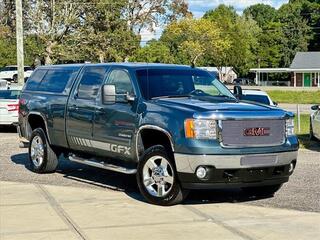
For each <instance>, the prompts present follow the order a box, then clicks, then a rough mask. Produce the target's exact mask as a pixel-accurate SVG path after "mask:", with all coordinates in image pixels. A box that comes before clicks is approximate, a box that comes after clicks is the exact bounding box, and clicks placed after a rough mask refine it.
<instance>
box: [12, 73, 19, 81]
mask: <svg viewBox="0 0 320 240" xmlns="http://www.w3.org/2000/svg"><path fill="white" fill-rule="evenodd" d="M12 79H13V82H14V83H17V82H18V75H17V74H15V75H13V77H12Z"/></svg>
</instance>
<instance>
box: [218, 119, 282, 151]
mask: <svg viewBox="0 0 320 240" xmlns="http://www.w3.org/2000/svg"><path fill="white" fill-rule="evenodd" d="M250 128H264V129H267V130H268V131H267V132H268V133H267V134H266V135H265V136H246V135H245V134H244V132H245V130H246V129H250ZM285 133H286V130H285V120H277V119H274V120H271V119H270V120H269V119H268V120H225V121H222V132H221V142H222V144H223V145H224V146H226V147H263V146H278V145H282V144H283V143H284V141H285Z"/></svg>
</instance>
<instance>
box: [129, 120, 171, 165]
mask: <svg viewBox="0 0 320 240" xmlns="http://www.w3.org/2000/svg"><path fill="white" fill-rule="evenodd" d="M151 136H152V137H151ZM156 136H157V137H158V138H157V137H156ZM147 140H150V141H147ZM139 144H142V145H143V147H144V148H145V149H146V148H148V147H150V146H153V145H157V144H163V145H164V147H166V148H167V149H168V150H170V151H171V152H172V153H173V152H174V142H173V138H172V135H171V134H170V132H169V131H168V130H166V129H164V128H161V127H159V126H155V125H143V126H141V127H140V128H139V129H138V131H137V134H136V146H135V147H136V157H137V160H138V161H139V159H140V156H141V154H139V153H140V151H139Z"/></svg>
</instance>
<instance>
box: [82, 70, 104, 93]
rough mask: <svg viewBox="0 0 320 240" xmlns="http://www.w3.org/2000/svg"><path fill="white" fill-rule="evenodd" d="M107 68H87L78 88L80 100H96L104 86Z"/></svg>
mask: <svg viewBox="0 0 320 240" xmlns="http://www.w3.org/2000/svg"><path fill="white" fill-rule="evenodd" d="M106 71H107V68H106V67H105V66H98V67H87V68H86V69H85V70H84V72H83V75H82V78H81V80H80V84H79V88H78V98H83V99H95V98H96V96H97V95H98V91H99V88H100V87H101V85H102V82H103V80H104V76H105V74H106Z"/></svg>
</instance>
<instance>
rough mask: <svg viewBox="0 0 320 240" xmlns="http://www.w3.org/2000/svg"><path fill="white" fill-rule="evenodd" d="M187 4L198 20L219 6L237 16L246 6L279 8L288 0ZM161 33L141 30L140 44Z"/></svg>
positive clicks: (198, 0)
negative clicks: (235, 13)
mask: <svg viewBox="0 0 320 240" xmlns="http://www.w3.org/2000/svg"><path fill="white" fill-rule="evenodd" d="M187 1H188V3H189V11H191V12H192V14H193V16H194V17H196V18H200V17H202V16H203V14H204V13H205V12H206V11H208V10H211V9H214V8H216V7H217V6H218V5H220V4H225V5H231V6H233V7H234V8H235V9H236V11H237V13H238V14H242V12H243V10H244V9H245V8H247V7H248V6H251V5H254V4H257V3H263V4H268V5H271V6H273V7H275V8H277V9H278V8H279V7H281V5H282V4H284V3H287V2H288V0H187ZM161 32H162V28H160V27H156V31H155V32H153V33H151V32H149V31H148V30H147V29H143V30H142V32H141V37H142V39H141V40H142V44H141V45H145V42H146V41H149V40H151V39H153V38H159V37H160V35H161Z"/></svg>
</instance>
